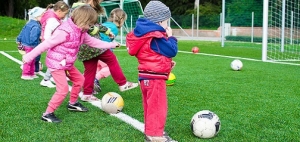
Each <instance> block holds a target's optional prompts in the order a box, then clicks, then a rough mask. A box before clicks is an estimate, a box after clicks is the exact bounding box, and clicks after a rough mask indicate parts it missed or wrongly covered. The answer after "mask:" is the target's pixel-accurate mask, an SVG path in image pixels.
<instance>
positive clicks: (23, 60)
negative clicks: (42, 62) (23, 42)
mask: <svg viewBox="0 0 300 142" xmlns="http://www.w3.org/2000/svg"><path fill="white" fill-rule="evenodd" d="M24 56H25V55H23V56H22V62H23V63H24V64H26V63H27V62H26V60H25V59H24Z"/></svg>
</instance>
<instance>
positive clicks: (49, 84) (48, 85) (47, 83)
mask: <svg viewBox="0 0 300 142" xmlns="http://www.w3.org/2000/svg"><path fill="white" fill-rule="evenodd" d="M40 85H42V86H44V87H48V88H55V87H56V86H55V85H54V84H53V83H52V82H51V81H50V80H45V79H43V80H42V81H41V83H40Z"/></svg>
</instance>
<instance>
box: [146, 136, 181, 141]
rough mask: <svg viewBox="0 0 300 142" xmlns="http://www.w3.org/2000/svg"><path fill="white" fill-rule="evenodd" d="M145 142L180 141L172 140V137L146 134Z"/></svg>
mask: <svg viewBox="0 0 300 142" xmlns="http://www.w3.org/2000/svg"><path fill="white" fill-rule="evenodd" d="M145 142H178V141H176V140H172V139H171V138H170V137H165V136H162V137H152V136H145Z"/></svg>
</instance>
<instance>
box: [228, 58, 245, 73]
mask: <svg viewBox="0 0 300 142" xmlns="http://www.w3.org/2000/svg"><path fill="white" fill-rule="evenodd" d="M230 67H231V68H232V69H233V70H235V71H240V70H242V68H243V63H242V61H240V60H239V59H235V60H233V61H232V62H231V64H230Z"/></svg>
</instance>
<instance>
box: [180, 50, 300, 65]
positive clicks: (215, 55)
mask: <svg viewBox="0 0 300 142" xmlns="http://www.w3.org/2000/svg"><path fill="white" fill-rule="evenodd" d="M178 52H180V53H188V54H200V55H205V56H214V57H224V58H232V59H243V60H248V61H256V62H263V61H262V60H257V59H251V58H243V57H234V56H225V55H217V54H207V53H193V52H188V51H178ZM265 62H266V63H274V64H286V65H294V66H300V64H295V63H286V62H272V61H265Z"/></svg>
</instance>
